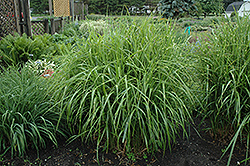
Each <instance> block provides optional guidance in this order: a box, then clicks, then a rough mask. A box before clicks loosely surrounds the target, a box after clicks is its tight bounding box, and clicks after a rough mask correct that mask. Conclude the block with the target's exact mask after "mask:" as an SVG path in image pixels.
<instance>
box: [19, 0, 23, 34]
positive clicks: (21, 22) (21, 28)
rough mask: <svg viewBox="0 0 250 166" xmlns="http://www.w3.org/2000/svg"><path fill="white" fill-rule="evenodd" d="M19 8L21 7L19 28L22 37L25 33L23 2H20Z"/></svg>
mask: <svg viewBox="0 0 250 166" xmlns="http://www.w3.org/2000/svg"><path fill="white" fill-rule="evenodd" d="M18 7H19V9H18V10H19V13H18V14H19V26H20V35H22V34H23V33H24V31H23V26H24V22H23V18H22V9H23V3H22V1H21V0H18Z"/></svg>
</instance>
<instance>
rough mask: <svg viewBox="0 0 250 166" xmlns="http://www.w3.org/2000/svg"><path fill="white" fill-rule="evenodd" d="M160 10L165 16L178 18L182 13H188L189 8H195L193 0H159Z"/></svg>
mask: <svg viewBox="0 0 250 166" xmlns="http://www.w3.org/2000/svg"><path fill="white" fill-rule="evenodd" d="M159 3H160V10H161V13H162V15H163V17H165V18H169V17H172V18H178V17H180V16H181V15H182V14H184V13H185V14H189V13H190V10H197V8H196V6H195V1H193V0H174V1H173V0H161V1H160V2H159Z"/></svg>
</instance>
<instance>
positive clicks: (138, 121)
mask: <svg viewBox="0 0 250 166" xmlns="http://www.w3.org/2000/svg"><path fill="white" fill-rule="evenodd" d="M150 22H152V21H151V20H150V19H144V20H143V21H141V22H139V23H138V22H137V23H136V22H133V23H132V24H129V25H128V24H124V23H123V22H118V23H117V22H115V24H116V25H110V26H111V27H114V28H113V30H112V31H109V32H108V34H109V35H106V34H105V31H104V35H103V36H100V35H97V34H96V33H95V32H94V30H90V35H89V37H88V38H87V40H86V41H83V42H82V43H81V45H80V44H79V45H78V49H79V51H78V52H77V53H76V54H75V56H68V57H66V58H65V65H64V66H63V67H62V68H61V69H60V70H62V71H64V72H63V73H61V77H62V80H63V81H59V82H60V83H58V85H60V86H56V87H57V93H55V94H54V96H53V97H54V98H56V97H57V98H58V99H60V100H61V101H62V103H61V106H62V109H63V110H64V114H65V115H66V119H67V125H68V128H69V130H70V132H71V133H72V134H74V136H72V137H71V140H72V139H75V138H78V137H80V138H81V139H82V140H83V141H93V142H95V143H96V144H97V148H100V147H102V148H104V149H106V150H107V151H108V149H110V148H117V149H119V150H124V151H134V152H135V151H136V150H139V149H142V148H147V150H148V151H150V152H154V151H156V150H158V149H163V150H165V149H166V148H169V149H171V146H172V144H173V143H174V142H175V141H176V138H177V137H178V136H179V134H180V131H182V133H181V135H182V136H183V137H186V136H187V135H188V134H187V131H186V128H185V127H186V126H187V125H188V124H189V122H190V121H191V114H192V111H191V110H192V109H193V108H192V109H191V107H192V103H193V102H194V101H193V99H192V97H191V95H190V91H189V88H188V86H187V85H186V82H188V81H189V80H191V77H190V76H189V75H188V73H187V72H186V66H185V65H184V64H182V62H181V61H179V60H178V59H180V57H179V56H181V55H180V51H179V48H178V47H177V46H176V44H177V43H176V41H178V40H177V39H176V38H175V32H174V30H173V29H174V28H172V27H173V26H172V23H173V22H171V21H170V22H167V24H166V23H165V22H161V23H159V24H157V25H155V24H151V23H150ZM59 75H60V74H58V75H57V77H59ZM57 79H58V78H57ZM66 94H67V95H66ZM187 103H189V106H190V107H187V105H186V104H187Z"/></svg>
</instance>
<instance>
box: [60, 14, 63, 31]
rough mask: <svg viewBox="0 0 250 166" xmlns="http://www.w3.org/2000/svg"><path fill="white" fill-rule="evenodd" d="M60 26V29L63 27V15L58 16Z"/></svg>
mask: <svg viewBox="0 0 250 166" xmlns="http://www.w3.org/2000/svg"><path fill="white" fill-rule="evenodd" d="M60 26H61V31H62V29H63V17H60Z"/></svg>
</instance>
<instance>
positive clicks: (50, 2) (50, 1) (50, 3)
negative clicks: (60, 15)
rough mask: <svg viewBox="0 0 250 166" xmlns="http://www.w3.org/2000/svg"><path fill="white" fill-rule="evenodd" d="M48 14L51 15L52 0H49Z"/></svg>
mask: <svg viewBox="0 0 250 166" xmlns="http://www.w3.org/2000/svg"><path fill="white" fill-rule="evenodd" d="M49 15H50V17H51V16H52V15H53V14H52V0H49Z"/></svg>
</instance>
